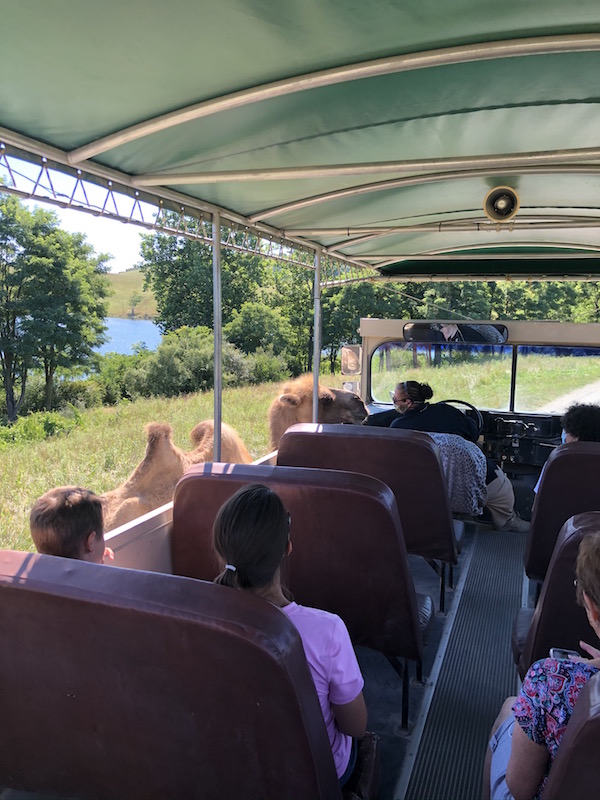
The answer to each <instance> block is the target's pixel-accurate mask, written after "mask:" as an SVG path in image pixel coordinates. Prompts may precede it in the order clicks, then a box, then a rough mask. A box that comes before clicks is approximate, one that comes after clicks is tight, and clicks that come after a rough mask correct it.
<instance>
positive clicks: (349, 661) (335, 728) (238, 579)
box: [213, 484, 367, 786]
mask: <svg viewBox="0 0 600 800" xmlns="http://www.w3.org/2000/svg"><path fill="white" fill-rule="evenodd" d="M290 523H291V518H290V515H289V514H288V512H287V511H286V509H285V507H284V505H283V503H282V502H281V500H280V498H279V497H278V495H277V494H275V492H273V491H272V490H271V489H268V488H267V487H266V486H261V485H260V484H254V485H251V486H247V487H245V488H243V489H240V490H239V491H238V492H236V493H235V494H234V495H233V497H231V498H230V499H229V500H228V501H227V502H226V503H225V504H224V505H223V506H222V508H221V509H220V511H219V513H218V514H217V518H216V520H215V524H214V529H213V547H214V549H215V551H216V553H217V554H218V556H219V557H220V558H221V559H222V561H223V563H224V565H225V568H224V570H223V572H221V574H220V575H219V576H218V577H217V578H216V580H215V582H216V583H220V584H222V585H225V586H230V587H232V588H234V589H242V590H245V591H248V592H251V593H252V594H255V595H257V596H258V597H264V598H265V600H268V601H269V602H270V603H273V605H276V606H277V607H278V608H281V609H282V611H283V612H284V613H285V614H287V616H288V617H289V619H290V620H291V622H292V623H293V624H294V626H295V627H296V628H297V630H298V633H299V634H300V637H301V639H302V644H303V645H304V652H305V653H306V660H307V661H308V666H309V667H310V671H311V674H312V678H313V681H314V684H315V688H316V690H317V696H318V698H319V702H320V704H321V711H322V712H323V718H324V720H325V725H326V727H327V733H328V735H329V742H330V744H331V751H332V753H333V760H334V763H335V768H336V771H337V775H338V778H339V779H340V784H341V785H342V786H343V785H344V784H345V783H346V781H347V780H348V779H349V777H350V775H351V774H352V770H353V768H354V765H355V763H356V752H357V740H358V739H361V738H362V737H363V736H364V734H365V731H366V725H367V708H366V705H365V701H364V698H363V694H362V689H363V686H364V681H363V678H362V675H361V672H360V667H359V666H358V662H357V660H356V655H355V654H354V650H353V648H352V644H351V642H350V636H349V635H348V631H347V629H346V626H345V625H344V623H343V622H342V620H341V619H340V617H338V616H337V615H336V614H330V613H329V612H327V611H321V610H320V609H317V608H308V607H306V606H300V605H298V604H297V603H295V602H294V600H293V598H292V597H291V595H290V593H289V592H288V591H287V589H285V588H284V587H283V586H282V585H281V565H282V562H283V560H284V559H285V558H286V556H288V555H289V554H290V553H291V552H292V542H291V540H290Z"/></svg>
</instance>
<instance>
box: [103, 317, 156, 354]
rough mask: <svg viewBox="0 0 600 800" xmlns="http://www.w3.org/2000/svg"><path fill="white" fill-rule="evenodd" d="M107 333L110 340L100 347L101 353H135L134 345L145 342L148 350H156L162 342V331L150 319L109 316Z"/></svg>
mask: <svg viewBox="0 0 600 800" xmlns="http://www.w3.org/2000/svg"><path fill="white" fill-rule="evenodd" d="M105 322H106V335H107V336H108V337H109V340H108V341H107V342H106V344H103V345H102V346H101V347H98V348H97V350H98V352H99V353H123V354H124V355H130V354H131V353H133V349H132V348H133V345H135V344H139V343H140V342H143V343H144V344H145V345H146V347H147V348H148V350H156V348H157V347H158V345H159V344H160V339H161V333H160V330H159V329H158V327H157V326H156V325H155V324H154V323H153V322H152V321H151V320H149V319H122V318H121V317H107V318H106V320H105Z"/></svg>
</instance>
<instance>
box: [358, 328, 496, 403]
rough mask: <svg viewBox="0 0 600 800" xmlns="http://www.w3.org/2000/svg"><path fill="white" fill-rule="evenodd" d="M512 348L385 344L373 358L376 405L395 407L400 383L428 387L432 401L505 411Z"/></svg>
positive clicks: (373, 388) (372, 373) (373, 387)
mask: <svg viewBox="0 0 600 800" xmlns="http://www.w3.org/2000/svg"><path fill="white" fill-rule="evenodd" d="M511 360H512V347H509V346H506V345H487V344H486V345H465V344H437V343H436V344H429V343H427V344H417V343H415V342H411V343H406V342H386V343H385V344H382V345H380V346H379V347H378V348H377V349H376V350H375V352H374V353H373V357H372V359H371V392H372V395H373V399H374V401H375V402H379V403H391V402H392V401H391V393H393V391H394V388H395V387H396V384H397V383H399V382H400V381H419V382H420V383H428V384H429V385H430V386H431V388H432V389H433V401H434V402H435V401H438V400H449V399H459V400H466V401H467V402H469V403H472V404H473V405H475V406H479V407H481V408H495V409H498V410H506V409H508V407H509V402H510V371H511Z"/></svg>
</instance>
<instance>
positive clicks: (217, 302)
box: [212, 212, 223, 461]
mask: <svg viewBox="0 0 600 800" xmlns="http://www.w3.org/2000/svg"><path fill="white" fill-rule="evenodd" d="M212 226H213V229H212V234H213V240H212V248H213V336H214V368H213V384H214V414H213V416H214V421H215V422H214V424H215V429H214V430H215V433H214V446H213V461H220V460H221V411H222V400H223V397H222V392H223V387H222V372H223V370H222V364H223V320H222V315H221V312H222V302H221V215H220V214H219V213H218V212H215V213H214V214H213V217H212Z"/></svg>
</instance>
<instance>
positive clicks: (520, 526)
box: [498, 511, 529, 533]
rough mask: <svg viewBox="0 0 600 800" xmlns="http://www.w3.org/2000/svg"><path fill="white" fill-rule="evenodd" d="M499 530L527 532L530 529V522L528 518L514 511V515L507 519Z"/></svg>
mask: <svg viewBox="0 0 600 800" xmlns="http://www.w3.org/2000/svg"><path fill="white" fill-rule="evenodd" d="M498 530H499V531H516V532H518V533H527V531H528V530H529V523H528V522H527V520H525V519H521V517H520V516H519V515H518V514H517V512H516V511H513V513H512V515H511V516H510V517H509V518H508V519H507V520H506V522H505V523H504V525H503V526H502V527H501V528H498Z"/></svg>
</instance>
